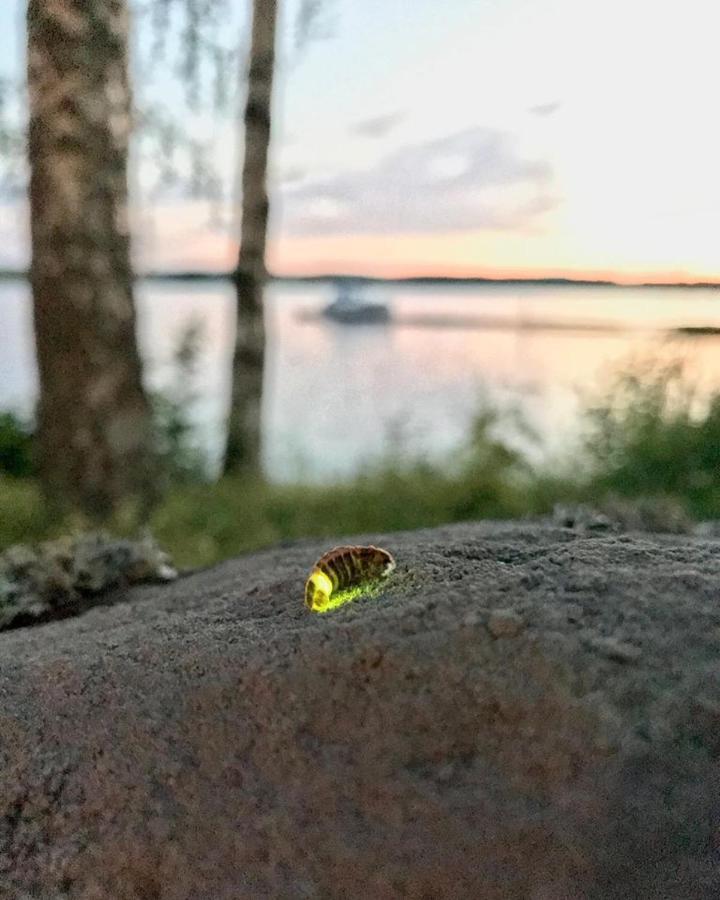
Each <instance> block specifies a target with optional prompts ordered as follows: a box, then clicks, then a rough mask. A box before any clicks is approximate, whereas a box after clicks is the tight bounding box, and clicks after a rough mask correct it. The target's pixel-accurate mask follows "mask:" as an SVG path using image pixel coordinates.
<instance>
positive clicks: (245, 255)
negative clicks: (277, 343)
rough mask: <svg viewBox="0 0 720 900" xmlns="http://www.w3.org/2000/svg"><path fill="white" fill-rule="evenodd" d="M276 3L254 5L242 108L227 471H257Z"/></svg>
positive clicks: (265, 0) (269, 0)
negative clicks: (235, 312) (242, 143)
mask: <svg viewBox="0 0 720 900" xmlns="http://www.w3.org/2000/svg"><path fill="white" fill-rule="evenodd" d="M276 19H277V2H276V0H253V22H252V43H251V47H250V65H249V72H248V89H247V101H246V104H245V158H244V162H243V174H242V192H243V199H242V224H241V235H240V252H239V255H238V264H237V269H236V272H235V285H236V291H237V333H236V338H235V354H234V357H233V370H232V400H231V407H230V417H229V421H228V438H227V446H226V452H225V471H226V472H237V471H249V472H253V473H259V471H260V426H261V422H260V412H261V399H262V381H263V365H264V358H265V326H264V321H263V303H262V295H263V285H264V281H265V274H266V273H265V243H266V236H267V220H268V196H267V166H268V149H269V145H270V122H271V99H272V83H273V70H274V66H275V24H276Z"/></svg>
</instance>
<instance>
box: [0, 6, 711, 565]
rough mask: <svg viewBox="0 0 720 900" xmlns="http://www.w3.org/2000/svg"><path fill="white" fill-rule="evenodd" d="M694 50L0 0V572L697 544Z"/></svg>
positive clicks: (271, 10) (584, 13) (546, 10)
mask: <svg viewBox="0 0 720 900" xmlns="http://www.w3.org/2000/svg"><path fill="white" fill-rule="evenodd" d="M718 25H720V12H718V10H717V7H716V6H715V5H714V4H713V3H711V2H710V0H689V2H687V3H685V4H683V5H682V7H681V6H680V5H679V4H677V3H671V2H658V0H652V2H650V0H635V2H634V3H632V4H630V5H628V4H627V3H624V2H620V0H605V2H602V3H600V2H596V0H533V2H530V0H449V2H446V3H444V4H437V3H435V2H432V0H413V2H412V3H411V2H409V0H366V2H363V3H357V2H351V0H277V2H276V0H254V2H252V3H250V2H246V0H127V2H124V0H123V2H121V0H87V2H82V3H81V2H79V0H54V2H53V3H50V4H46V3H42V2H39V0H30V2H26V0H4V2H3V4H2V6H1V7H0V51H1V52H0V269H2V270H3V271H2V277H1V278H0V547H2V546H7V545H9V544H11V543H13V542H16V541H23V542H24V541H28V540H34V539H37V538H42V537H46V536H52V535H55V534H59V533H62V532H63V531H67V530H72V529H77V528H82V527H88V526H89V525H93V527H94V525H95V524H96V523H97V522H100V523H104V524H105V525H106V526H107V527H110V528H112V529H115V530H120V531H123V530H125V531H132V530H134V529H137V528H138V527H140V526H144V525H148V524H149V526H150V528H151V529H152V530H153V532H154V533H155V534H157V536H158V538H159V539H160V541H161V543H163V544H164V545H166V546H167V547H168V549H170V551H171V552H172V553H173V554H174V556H175V557H176V558H177V560H178V561H179V562H180V563H181V564H183V565H193V564H205V563H210V562H212V561H214V560H216V559H219V558H222V557H224V556H227V555H230V554H232V553H237V552H240V551H243V550H247V549H251V548H254V547H257V546H261V545H264V544H267V543H272V542H274V541H278V540H281V539H288V538H294V537H301V536H305V535H320V534H328V535H340V534H343V533H350V532H353V531H355V532H358V531H369V532H376V531H386V530H390V529H395V528H411V527H419V526H424V525H432V524H437V523H440V522H446V521H455V520H463V519H472V518H482V517H517V516H539V515H548V514H550V513H551V512H552V510H553V509H554V508H556V509H557V504H565V505H567V504H578V503H583V504H587V505H589V506H591V507H593V508H595V509H600V510H608V509H613V510H616V511H617V509H619V508H623V509H626V508H629V507H632V508H641V509H644V510H646V513H645V515H646V517H649V518H650V519H652V523H653V527H657V528H658V529H660V530H662V529H664V528H667V529H671V530H673V529H674V530H682V529H688V530H689V529H690V528H691V527H693V523H695V522H697V521H700V520H714V519H716V518H720V468H719V466H720V443H719V441H718V439H719V438H720V354H719V353H718V350H719V349H720V304H719V300H720V294H718V286H719V285H718V281H719V278H720V261H719V259H720V258H719V257H718V249H717V234H718V233H719V231H720V179H718V177H717V159H718V158H719V157H720V126H718V125H717V123H716V121H715V119H714V117H713V116H712V114H711V110H712V108H713V101H714V83H715V81H716V72H715V70H714V68H715V62H714V60H715V46H714V45H715V40H716V35H717V27H718ZM648 510H649V512H647V511H648Z"/></svg>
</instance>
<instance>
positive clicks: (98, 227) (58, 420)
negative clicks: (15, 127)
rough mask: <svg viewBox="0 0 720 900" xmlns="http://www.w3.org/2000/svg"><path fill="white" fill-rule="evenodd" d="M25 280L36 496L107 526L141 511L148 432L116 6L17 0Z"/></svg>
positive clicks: (122, 40)
mask: <svg viewBox="0 0 720 900" xmlns="http://www.w3.org/2000/svg"><path fill="white" fill-rule="evenodd" d="M27 25H28V88H29V100H30V126H29V161H30V173H31V177H30V210H31V234H32V263H31V283H32V294H33V313H34V325H35V340H36V350H37V359H38V367H39V374H40V400H39V406H38V445H39V456H40V460H39V462H40V469H41V477H42V480H43V485H44V488H45V490H46V492H47V494H48V497H49V498H50V499H52V500H55V501H59V502H60V503H61V504H62V505H72V506H74V507H77V508H80V509H81V510H83V511H85V512H86V513H88V514H90V515H92V516H93V517H99V518H102V517H106V516H108V515H109V514H110V513H111V512H112V511H113V510H114V509H116V508H117V506H118V505H119V504H121V503H125V502H129V501H132V500H135V499H140V500H141V501H143V502H144V501H147V500H148V499H149V498H150V497H151V496H152V494H153V492H152V490H151V484H152V476H153V471H152V470H153V465H152V456H153V454H152V428H151V418H150V410H149V405H148V401H147V398H146V396H145V393H144V391H143V387H142V381H141V363H140V358H139V355H138V349H137V342H136V335H135V306H134V300H133V289H132V272H131V265H130V251H129V234H128V211H127V200H128V197H127V155H128V141H129V136H130V128H131V119H130V90H129V85H128V60H127V55H128V7H127V2H126V0H29V2H28V7H27Z"/></svg>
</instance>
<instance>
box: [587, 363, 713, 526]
mask: <svg viewBox="0 0 720 900" xmlns="http://www.w3.org/2000/svg"><path fill="white" fill-rule="evenodd" d="M585 420H586V425H587V434H586V440H585V444H584V450H585V458H586V459H587V461H588V463H589V466H590V475H589V480H588V484H587V487H586V490H587V492H590V493H593V494H600V495H602V494H605V493H615V494H618V495H621V496H627V497H652V496H668V495H669V496H674V497H678V498H681V499H682V501H683V502H684V503H685V504H686V506H687V508H688V510H689V511H690V512H691V513H692V514H693V515H694V516H695V517H699V518H712V517H720V393H713V394H711V395H710V396H709V397H706V398H703V397H702V396H701V395H700V393H699V391H698V390H697V387H696V386H695V385H693V383H692V382H691V381H690V380H689V379H688V377H687V373H686V369H685V366H684V364H683V363H681V362H672V363H663V362H654V361H650V362H647V363H644V364H640V365H636V366H634V367H632V368H631V369H629V370H626V371H623V372H620V373H619V374H618V375H617V376H616V377H615V379H614V381H613V383H612V384H611V386H610V388H609V390H608V391H607V392H606V393H605V394H604V396H602V397H601V398H600V399H599V400H597V401H595V402H594V403H593V404H591V405H590V406H589V407H588V408H587V410H586V413H585Z"/></svg>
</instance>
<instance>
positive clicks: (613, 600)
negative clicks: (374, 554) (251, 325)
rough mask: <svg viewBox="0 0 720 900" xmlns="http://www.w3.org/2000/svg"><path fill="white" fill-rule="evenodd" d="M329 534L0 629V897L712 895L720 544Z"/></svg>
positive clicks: (719, 804) (508, 532)
mask: <svg viewBox="0 0 720 900" xmlns="http://www.w3.org/2000/svg"><path fill="white" fill-rule="evenodd" d="M372 539H373V540H374V541H375V542H378V543H380V544H381V545H382V546H384V547H386V548H387V549H389V550H391V551H393V552H394V553H395V555H396V557H397V561H398V571H397V573H396V574H395V575H394V576H393V577H392V578H391V579H390V581H389V583H388V585H387V588H386V590H385V592H384V593H383V594H381V595H380V596H378V597H373V598H369V599H366V600H360V601H357V602H356V603H354V604H352V605H350V606H347V607H343V608H341V609H339V610H337V611H335V612H333V613H329V614H327V615H324V616H318V615H313V614H311V613H309V612H308V611H307V610H306V609H305V608H304V607H303V604H302V587H303V580H304V577H305V575H306V573H307V571H308V569H309V567H310V566H311V564H312V562H313V561H314V559H315V558H316V557H317V556H318V555H319V554H320V552H321V551H323V550H325V549H327V547H329V546H330V545H331V544H332V542H331V541H330V542H327V543H323V544H320V543H317V542H315V543H311V542H303V543H298V544H294V545H292V546H290V547H286V548H279V549H274V550H270V551H267V552H264V553H258V554H255V555H252V556H247V557H244V558H240V559H237V560H233V561H230V562H227V563H225V564H223V565H220V566H217V567H215V568H214V569H211V570H208V571H205V572H199V573H196V574H194V575H192V576H190V577H186V578H183V579H181V580H180V581H179V582H176V583H175V584H173V585H170V586H166V587H153V588H134V589H132V590H128V591H127V593H126V595H125V599H124V600H123V602H121V603H119V605H116V606H114V607H102V608H97V609H93V610H91V611H90V612H88V613H87V614H86V615H84V616H82V617H79V618H76V619H72V620H66V621H64V622H57V623H53V624H48V625H44V626H41V627H36V628H30V629H24V630H19V631H14V632H8V633H6V634H3V635H0V654H1V660H0V753H1V763H2V765H1V768H0V884H2V887H1V888H0V896H2V897H29V896H32V897H47V898H53V900H54V898H60V897H73V898H74V897H78V898H113V900H123V898H128V900H130V898H133V900H135V898H163V900H165V898H168V900H170V898H172V900H180V898H188V900H189V898H192V900H200V898H208V900H231V898H232V900H238V898H246V897H247V898H318V900H320V898H322V900H324V898H355V897H357V898H372V900H383V898H388V900H390V898H398V897H412V898H427V900H431V898H432V900H435V898H463V900H464V898H485V900H493V898H513V897H517V898H532V900H576V898H618V900H619V898H623V900H625V898H668V900H682V898H692V900H699V898H717V897H718V896H720V770H719V767H718V756H719V755H720V544H718V543H717V542H716V541H710V540H705V541H703V540H700V539H698V538H691V537H659V536H655V537H652V538H649V537H641V536H628V535H623V536H606V535H599V536H586V535H582V534H576V533H573V532H571V531H567V530H562V529H553V528H550V527H541V526H538V527H534V526H521V525H516V526H513V525H497V524H491V523H485V524H480V525H465V526H456V527H448V528H439V529H434V530H429V531H421V532H415V533H409V534H396V535H388V536H385V537H380V536H378V535H372Z"/></svg>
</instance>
